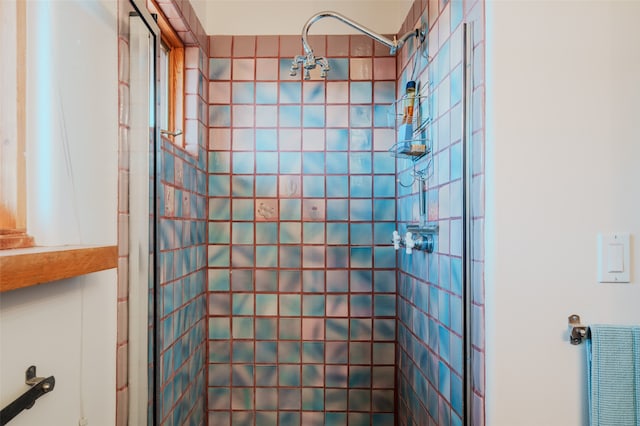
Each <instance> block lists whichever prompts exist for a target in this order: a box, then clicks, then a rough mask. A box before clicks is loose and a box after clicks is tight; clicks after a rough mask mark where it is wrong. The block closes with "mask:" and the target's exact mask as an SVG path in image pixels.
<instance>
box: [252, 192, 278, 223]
mask: <svg viewBox="0 0 640 426" xmlns="http://www.w3.org/2000/svg"><path fill="white" fill-rule="evenodd" d="M255 217H256V220H257V221H260V222H265V221H269V222H275V221H277V220H278V199H277V198H262V199H257V200H256V215H255Z"/></svg>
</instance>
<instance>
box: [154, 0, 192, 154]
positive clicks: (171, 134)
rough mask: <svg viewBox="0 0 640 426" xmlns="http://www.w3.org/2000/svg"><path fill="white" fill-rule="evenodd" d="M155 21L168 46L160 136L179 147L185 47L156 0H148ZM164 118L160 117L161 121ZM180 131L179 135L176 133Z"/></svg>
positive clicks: (181, 124) (183, 97)
mask: <svg viewBox="0 0 640 426" xmlns="http://www.w3.org/2000/svg"><path fill="white" fill-rule="evenodd" d="M149 1H150V4H151V6H152V8H153V9H155V11H154V13H156V16H157V18H156V22H157V24H158V27H160V37H161V40H162V43H163V44H164V45H165V46H166V47H167V48H168V52H169V54H168V60H169V67H168V68H169V75H168V76H166V78H167V80H166V81H167V83H168V88H167V95H168V96H167V100H166V101H167V105H168V117H167V128H166V129H161V132H162V136H163V137H165V138H167V139H169V140H170V141H172V142H173V143H175V144H176V145H178V146H180V147H181V148H184V147H185V138H184V115H185V114H184V102H185V90H184V87H185V57H184V54H185V47H184V43H183V42H182V39H181V38H180V36H179V35H178V33H177V32H176V30H175V29H174V28H173V26H172V25H171V23H170V22H169V20H168V19H167V17H166V16H165V14H164V13H163V12H162V9H161V8H160V6H159V5H158V3H157V2H156V0H149ZM163 78H164V76H162V73H161V77H160V84H163V83H164V81H163ZM163 119H164V118H161V121H162V120H163ZM178 132H180V134H179V135H176V133H178Z"/></svg>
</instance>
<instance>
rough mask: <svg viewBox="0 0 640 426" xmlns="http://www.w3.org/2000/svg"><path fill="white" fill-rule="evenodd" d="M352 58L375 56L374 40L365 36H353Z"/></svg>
mask: <svg viewBox="0 0 640 426" xmlns="http://www.w3.org/2000/svg"><path fill="white" fill-rule="evenodd" d="M351 56H373V40H372V39H371V38H370V37H367V36H365V35H352V36H351Z"/></svg>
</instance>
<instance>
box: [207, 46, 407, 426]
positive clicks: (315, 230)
mask: <svg viewBox="0 0 640 426" xmlns="http://www.w3.org/2000/svg"><path fill="white" fill-rule="evenodd" d="M312 45H313V46H314V49H316V53H317V54H319V55H323V54H326V55H327V56H328V57H329V61H330V63H331V68H332V70H331V71H330V73H329V77H328V79H327V80H326V81H325V80H321V79H319V78H318V76H317V75H316V74H312V79H311V80H309V81H302V80H301V78H300V76H298V77H295V78H294V77H290V76H289V65H290V63H291V59H292V57H293V56H294V55H296V54H300V53H302V52H301V49H302V46H301V43H300V40H299V37H297V36H291V37H289V36H273V37H267V36H264V37H262V36H258V37H252V36H245V37H238V36H236V37H224V36H214V37H212V38H211V39H210V63H209V78H210V82H209V126H210V135H209V136H210V137H209V159H208V172H209V182H208V185H209V223H208V233H207V235H208V266H209V270H208V314H209V320H208V344H209V348H208V354H209V356H208V368H209V371H208V409H209V425H211V426H214V425H260V426H267V425H278V424H279V425H305V426H309V425H346V424H347V423H348V424H349V425H371V424H374V425H391V424H394V421H395V391H394V388H395V383H394V381H395V374H394V371H395V362H396V359H395V342H396V253H395V251H394V249H393V246H392V245H391V244H390V238H391V234H392V232H393V230H394V229H395V219H396V201H395V197H396V191H395V179H396V175H395V172H396V164H395V158H394V157H392V156H391V155H390V154H389V153H388V152H387V149H388V148H389V147H390V146H391V145H392V144H393V143H394V130H393V125H392V124H391V125H390V124H389V121H388V119H387V111H388V106H389V105H390V104H391V103H392V102H393V101H394V99H395V93H396V81H395V80H396V68H395V67H396V61H395V58H394V57H389V56H388V50H387V49H386V48H383V49H380V48H379V47H378V46H374V44H373V41H372V40H371V39H369V38H367V37H364V36H363V37H360V36H315V37H313V38H312Z"/></svg>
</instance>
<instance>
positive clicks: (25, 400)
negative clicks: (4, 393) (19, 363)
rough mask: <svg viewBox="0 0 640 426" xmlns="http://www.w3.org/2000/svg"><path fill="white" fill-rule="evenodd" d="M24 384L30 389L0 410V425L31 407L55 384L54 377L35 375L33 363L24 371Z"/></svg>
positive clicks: (2, 425)
mask: <svg viewBox="0 0 640 426" xmlns="http://www.w3.org/2000/svg"><path fill="white" fill-rule="evenodd" d="M24 382H25V384H27V385H28V386H31V389H29V390H28V391H26V392H25V393H23V394H22V395H20V396H19V397H18V398H17V399H16V400H15V401H13V402H12V403H11V404H9V405H7V406H6V407H5V408H3V409H2V411H0V426H4V425H6V424H7V423H9V422H10V421H11V420H12V419H13V418H14V417H15V416H17V415H18V414H20V413H21V412H22V411H23V410H28V409H29V408H31V407H33V404H35V403H36V400H37V399H38V398H40V397H41V396H42V395H44V394H45V393H48V392H51V391H52V390H53V388H54V387H55V385H56V379H55V378H54V377H53V376H50V377H47V378H45V377H37V376H36V367H35V365H32V366H30V367H29V368H27V371H26V373H25V380H24Z"/></svg>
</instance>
